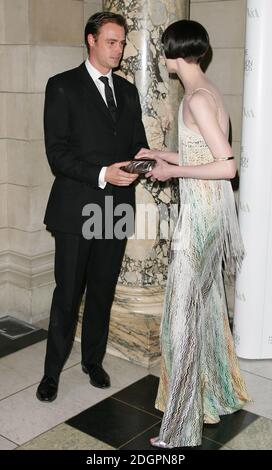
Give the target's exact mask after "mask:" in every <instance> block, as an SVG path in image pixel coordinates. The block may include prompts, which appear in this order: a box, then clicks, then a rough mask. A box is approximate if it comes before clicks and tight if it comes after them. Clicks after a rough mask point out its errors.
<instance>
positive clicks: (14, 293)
mask: <svg viewBox="0 0 272 470" xmlns="http://www.w3.org/2000/svg"><path fill="white" fill-rule="evenodd" d="M83 4H84V2H83V1H81V0H80V1H74V0H50V1H48V0H12V1H10V0H0V69H1V76H0V175H1V176H0V305H1V311H0V314H1V315H4V314H10V315H14V316H16V317H18V318H21V319H23V320H26V321H28V322H34V321H36V320H38V319H40V318H42V317H45V316H48V314H49V307H50V302H51V293H52V289H53V286H54V282H53V250H54V245H53V240H52V237H51V236H50V234H48V233H47V232H46V231H45V227H44V225H43V215H44V210H45V205H46V203H47V199H48V193H49V190H50V187H51V184H52V175H51V173H50V169H49V166H48V163H47V160H46V156H45V152H44V143H43V102H44V89H45V84H46V82H47V79H48V78H49V77H50V76H52V75H54V74H56V73H58V72H61V71H63V70H67V69H69V68H72V67H75V66H76V65H79V64H80V62H82V59H83V47H82V43H83ZM2 170H4V171H2Z"/></svg>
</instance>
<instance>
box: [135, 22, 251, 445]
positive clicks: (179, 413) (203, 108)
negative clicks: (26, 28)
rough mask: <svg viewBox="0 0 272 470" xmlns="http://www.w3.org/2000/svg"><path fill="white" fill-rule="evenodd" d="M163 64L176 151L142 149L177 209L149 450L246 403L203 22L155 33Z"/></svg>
mask: <svg viewBox="0 0 272 470" xmlns="http://www.w3.org/2000/svg"><path fill="white" fill-rule="evenodd" d="M162 41H163V45H164V52H165V56H166V64H167V69H168V71H169V72H172V73H177V74H178V76H179V78H180V80H181V82H182V84H183V86H184V89H185V95H184V98H183V100H182V102H181V105H180V109H179V118H178V125H179V152H178V154H177V153H172V152H167V151H166V152H161V151H157V150H147V149H142V150H141V152H140V153H139V154H138V156H137V158H143V157H148V158H155V159H156V160H157V164H156V167H155V168H154V169H153V170H152V171H151V172H150V173H148V174H147V176H148V177H151V178H152V179H153V180H155V179H157V180H159V181H166V180H168V179H169V178H179V185H180V203H181V209H180V213H179V217H178V221H177V224H176V227H175V230H174V234H173V240H172V246H171V259H170V264H169V272H168V280H167V286H166V293H165V302H164V312H163V318H162V325H161V350H162V362H161V375H160V384H159V390H158V394H157V399H156V405H155V406H156V408H158V409H159V410H161V411H163V412H164V416H163V420H162V424H161V429H160V434H159V436H158V437H155V438H152V439H151V441H150V442H151V444H152V445H153V446H156V447H163V448H172V447H183V446H198V445H200V444H201V441H202V429H203V423H218V422H219V421H220V418H219V416H220V415H225V414H229V413H233V412H235V411H237V410H239V409H240V408H241V407H242V406H243V405H244V404H245V402H247V401H249V397H248V395H247V392H246V389H245V384H244V381H243V379H242V377H241V374H240V370H239V365H238V361H237V357H236V355H235V351H234V346H233V340H232V335H231V332H230V328H229V323H228V314H227V306H226V299H225V290H224V285H223V278H222V264H223V262H224V266H225V268H226V269H227V268H229V270H230V271H232V272H233V271H234V269H235V266H236V264H237V263H238V265H240V264H241V262H242V259H243V254H244V249H243V243H242V240H241V236H240V232H239V227H238V220H237V215H236V208H235V200H234V195H233V191H232V187H231V183H230V181H229V180H230V179H231V178H233V177H234V176H235V174H236V164H235V160H234V158H233V156H232V149H231V146H230V144H229V142H228V132H229V129H228V123H229V116H228V114H227V111H226V109H225V106H224V103H223V99H222V96H221V94H220V93H219V91H218V89H217V88H216V87H215V86H214V85H213V84H212V83H211V82H210V81H209V80H208V79H207V78H206V76H205V74H204V73H203V71H202V69H201V67H200V64H201V60H202V59H203V57H204V56H205V54H206V52H207V50H208V49H209V47H210V46H209V37H208V33H207V32H206V30H205V29H204V28H203V26H202V25H200V24H199V23H197V22H195V21H189V20H181V21H177V22H176V23H173V24H172V25H170V26H169V27H168V28H167V29H166V31H165V32H164V34H163V38H162Z"/></svg>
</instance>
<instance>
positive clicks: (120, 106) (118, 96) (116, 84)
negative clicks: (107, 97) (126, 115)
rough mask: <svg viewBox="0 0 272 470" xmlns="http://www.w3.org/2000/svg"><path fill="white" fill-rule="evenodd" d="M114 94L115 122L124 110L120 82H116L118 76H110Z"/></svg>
mask: <svg viewBox="0 0 272 470" xmlns="http://www.w3.org/2000/svg"><path fill="white" fill-rule="evenodd" d="M112 79H113V86H114V93H115V98H116V103H117V120H118V119H119V118H120V116H121V114H122V112H123V109H124V91H123V90H122V86H121V80H118V76H117V75H115V74H114V73H113V74H112Z"/></svg>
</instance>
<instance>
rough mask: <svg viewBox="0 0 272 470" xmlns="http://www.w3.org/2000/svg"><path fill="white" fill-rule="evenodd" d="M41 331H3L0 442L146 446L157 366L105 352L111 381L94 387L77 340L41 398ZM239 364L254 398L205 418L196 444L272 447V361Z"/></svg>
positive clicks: (45, 446)
mask: <svg viewBox="0 0 272 470" xmlns="http://www.w3.org/2000/svg"><path fill="white" fill-rule="evenodd" d="M31 335H33V336H31ZM45 335H46V332H45V331H44V330H42V329H41V330H38V331H36V332H33V333H31V334H28V335H26V336H25V337H24V339H22V338H18V339H17V340H11V341H12V344H11V343H10V342H9V343H8V342H7V341H6V340H5V341H3V337H2V336H1V335H0V357H1V359H0V374H1V377H2V378H4V380H1V383H0V450H5V449H6V450H11V449H28V450H29V449H32V450H56V449H57V450H68V449H69V450H78V449H80V450H98V451H99V450H113V449H121V450H151V449H152V448H151V447H150V445H149V438H150V437H152V436H155V435H157V434H158V431H159V426H160V421H161V417H162V414H161V413H160V412H159V411H157V410H155V409H154V399H155V394H156V389H157V385H158V367H155V368H153V369H151V370H148V369H146V368H143V367H141V366H137V365H134V364H131V363H128V362H127V361H124V360H122V359H119V358H116V357H113V356H109V355H107V356H106V358H105V361H104V366H105V368H106V370H107V371H108V372H109V373H110V375H111V379H112V387H111V388H110V389H108V390H99V389H95V388H94V387H92V386H91V385H90V384H89V383H88V378H87V376H86V375H85V374H83V373H82V371H81V367H80V345H79V344H78V343H75V345H74V348H73V351H72V353H71V356H70V358H69V361H68V362H67V364H66V366H65V369H64V371H63V373H62V375H61V381H60V386H59V394H58V398H57V400H56V401H54V402H53V403H51V404H49V403H41V402H39V401H38V400H37V399H36V397H35V392H36V388H37V385H38V383H39V381H40V378H41V375H42V368H43V359H44V352H45V340H44V337H45ZM7 343H8V344H7ZM262 365H263V367H262ZM241 367H242V369H243V371H244V372H243V374H244V376H245V379H246V382H247V385H248V388H249V393H250V394H251V396H252V398H253V403H251V404H249V405H247V407H246V409H245V410H242V411H239V412H237V413H235V414H233V415H229V416H224V417H222V420H221V422H220V423H219V424H217V425H205V426H204V433H203V443H202V446H201V447H198V448H197V450H222V449H224V450H229V449H235V450H253V449H254V450H255V449H256V450H272V405H271V403H272V400H271V396H272V361H241Z"/></svg>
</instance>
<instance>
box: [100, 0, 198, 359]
mask: <svg viewBox="0 0 272 470" xmlns="http://www.w3.org/2000/svg"><path fill="white" fill-rule="evenodd" d="M104 9H105V10H110V11H113V12H116V13H121V14H122V15H124V16H125V17H126V19H127V23H128V28H129V32H128V36H127V46H126V48H125V52H124V58H123V60H122V64H121V69H120V70H119V71H118V73H119V74H120V75H122V76H124V77H125V78H127V79H128V80H130V81H131V82H133V83H135V84H136V86H137V88H138V91H139V95H140V100H141V105H142V110H143V122H144V125H145V128H146V133H147V138H148V142H149V145H150V148H158V149H161V150H163V149H164V148H166V147H168V148H171V149H172V150H176V149H177V111H178V106H179V102H180V99H181V91H182V88H181V86H180V83H179V82H178V80H177V79H172V78H170V77H169V75H168V73H167V70H166V67H165V61H164V58H163V54H162V44H161V36H162V33H163V31H164V29H165V28H166V27H167V25H169V24H170V23H172V22H174V21H176V20H178V19H182V18H186V17H188V13H189V1H187V0H176V1H174V0H138V1H133V0H132V1H131V0H130V1H127V0H105V1H104ZM176 188H177V187H176V185H173V184H171V186H170V185H167V184H159V183H155V184H154V183H151V182H148V181H147V180H146V179H145V178H142V179H141V180H140V181H139V183H138V185H137V190H136V200H137V214H136V232H135V236H134V238H132V239H130V240H128V244H127V249H126V253H125V256H124V260H123V265H122V270H121V273H120V276H119V282H118V285H117V288H116V295H115V301H114V304H113V308H112V312H111V325H110V334H109V342H108V351H109V352H110V353H112V354H115V355H118V356H120V357H123V358H126V359H128V360H131V361H133V362H137V363H139V364H142V365H145V366H150V365H153V364H154V363H155V362H156V361H157V360H158V358H159V355H160V352H159V325H160V317H161V313H162V306H163V294H164V285H165V281H166V278H167V268H168V251H169V237H170V235H171V233H170V232H171V227H170V226H169V222H170V218H169V215H171V214H172V215H173V216H175V209H177V203H178V200H177V191H176ZM173 209H174V210H173Z"/></svg>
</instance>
